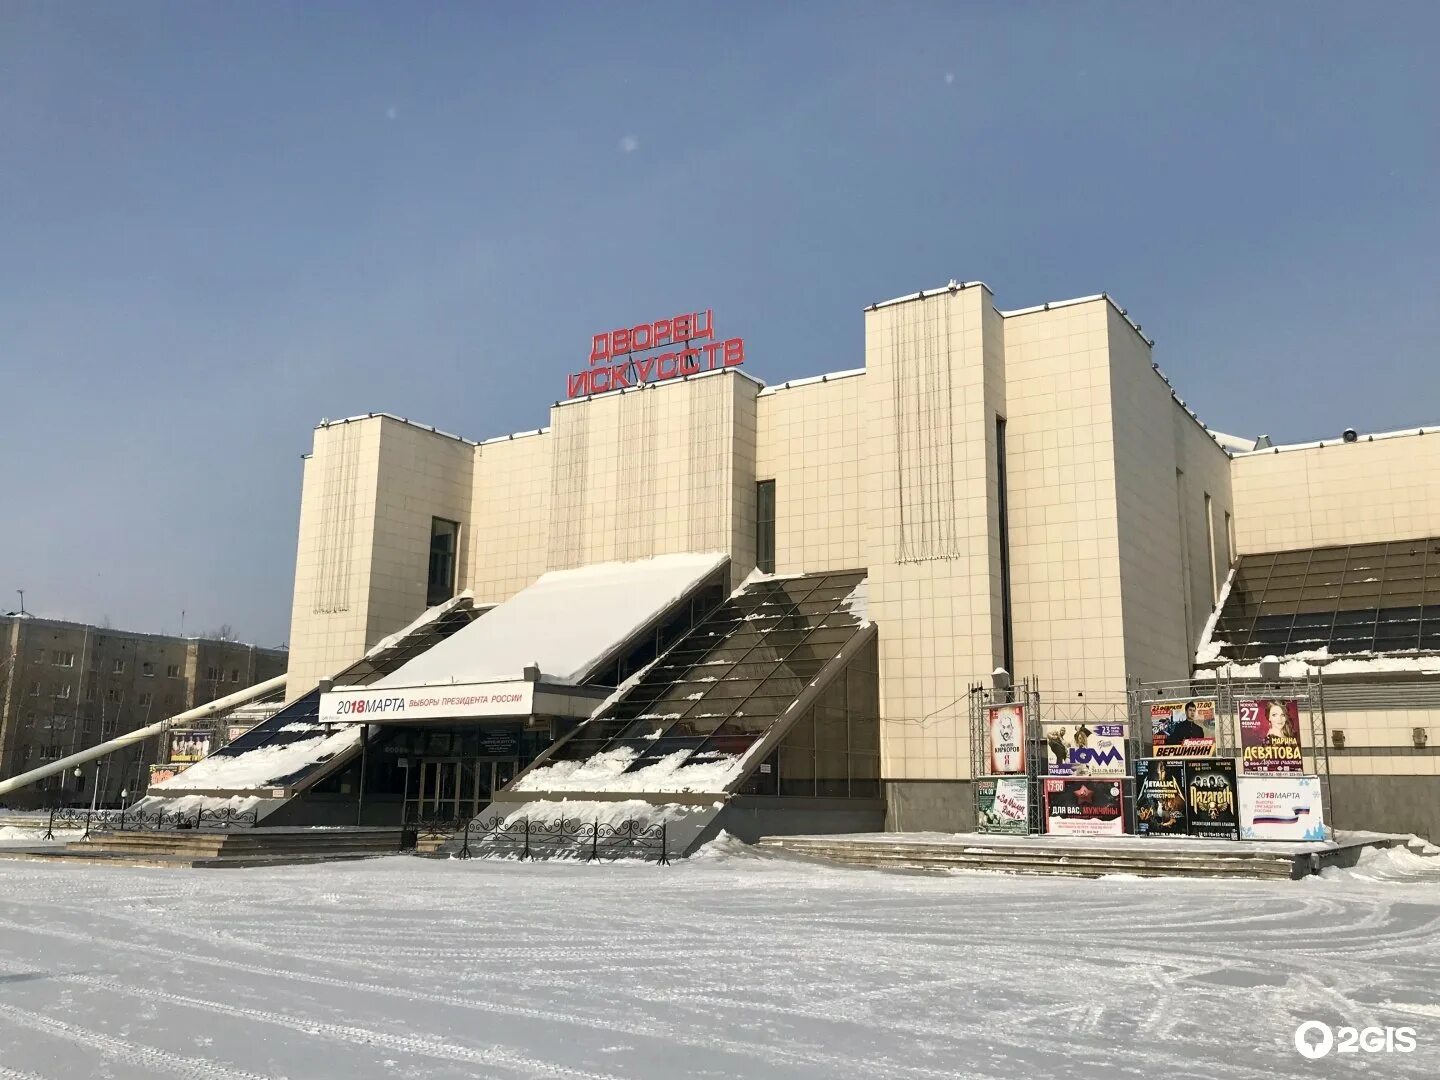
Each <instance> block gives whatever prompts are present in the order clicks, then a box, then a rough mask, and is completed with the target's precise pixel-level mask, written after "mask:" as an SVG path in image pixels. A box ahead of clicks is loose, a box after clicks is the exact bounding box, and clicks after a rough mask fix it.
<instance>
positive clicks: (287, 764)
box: [154, 725, 361, 793]
mask: <svg viewBox="0 0 1440 1080" xmlns="http://www.w3.org/2000/svg"><path fill="white" fill-rule="evenodd" d="M360 733H361V728H360V727H359V726H358V725H353V726H348V727H343V728H340V729H339V730H338V731H335V732H333V733H331V734H325V733H323V732H322V733H320V734H317V735H316V736H315V737H314V738H312V739H297V740H296V741H295V742H292V743H285V744H284V745H281V746H260V747H256V748H255V749H254V750H247V751H246V752H245V753H243V754H234V755H229V754H212V755H211V756H210V757H208V758H206V759H205V760H204V761H197V762H196V763H195V764H194V765H191V766H190V767H189V768H188V769H186V770H185V771H184V772H182V773H181V774H180V775H178V776H175V777H172V778H171V779H169V780H166V781H163V782H162V783H159V784H156V785H154V787H155V789H156V790H158V791H165V792H167V793H168V792H172V791H175V792H179V791H186V790H189V791H197V790H202V791H251V790H254V789H255V788H265V787H274V786H275V784H276V782H278V781H280V780H283V779H284V778H285V777H287V776H290V775H291V774H293V773H297V772H299V771H300V770H301V769H304V768H305V767H306V766H308V765H314V764H315V763H317V762H320V761H327V760H329V759H330V758H331V757H333V756H334V755H336V754H338V753H340V752H341V751H344V750H349V749H350V748H351V747H353V746H355V745H356V744H357V743H358V742H359V741H360Z"/></svg>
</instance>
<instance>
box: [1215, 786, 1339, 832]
mask: <svg viewBox="0 0 1440 1080" xmlns="http://www.w3.org/2000/svg"><path fill="white" fill-rule="evenodd" d="M1236 786H1237V788H1238V792H1239V801H1240V839H1242V840H1324V839H1325V816H1324V812H1323V810H1322V809H1321V806H1320V778H1319V777H1316V776H1241V777H1239V778H1238V779H1237V780H1236Z"/></svg>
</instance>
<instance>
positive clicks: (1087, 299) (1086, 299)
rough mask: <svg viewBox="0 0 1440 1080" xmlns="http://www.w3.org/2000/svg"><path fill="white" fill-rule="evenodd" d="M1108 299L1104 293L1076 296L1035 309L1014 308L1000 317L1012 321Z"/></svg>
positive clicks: (1038, 306) (1038, 305) (1001, 313)
mask: <svg viewBox="0 0 1440 1080" xmlns="http://www.w3.org/2000/svg"><path fill="white" fill-rule="evenodd" d="M1108 299H1110V298H1109V297H1108V296H1106V295H1105V294H1104V293H1096V294H1095V295H1094V296H1075V297H1072V298H1070V299H1069V300H1051V301H1049V302H1048V303H1044V304H1036V305H1035V306H1034V307H1026V308H1013V309H1012V310H1010V311H1001V312H1000V317H1001V318H1002V319H1011V318H1014V317H1015V316H1016V315H1033V314H1034V313H1035V312H1037V311H1049V310H1051V309H1052V308H1058V307H1074V306H1075V305H1076V304H1089V303H1093V302H1094V301H1096V300H1108ZM996 310H997V311H998V310H999V309H998V308H997V309H996Z"/></svg>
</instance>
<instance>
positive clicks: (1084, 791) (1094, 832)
mask: <svg viewBox="0 0 1440 1080" xmlns="http://www.w3.org/2000/svg"><path fill="white" fill-rule="evenodd" d="M1040 785H1041V789H1042V791H1043V792H1044V796H1045V831H1046V832H1047V833H1049V834H1051V835H1053V836H1124V835H1125V802H1124V781H1122V780H1111V779H1106V778H1104V777H1094V778H1091V777H1085V778H1078V777H1056V776H1047V777H1045V778H1044V779H1042V780H1041V781H1040Z"/></svg>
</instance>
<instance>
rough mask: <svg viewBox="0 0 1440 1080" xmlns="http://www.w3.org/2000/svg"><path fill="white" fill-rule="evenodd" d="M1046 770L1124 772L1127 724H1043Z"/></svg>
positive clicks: (1087, 773)
mask: <svg viewBox="0 0 1440 1080" xmlns="http://www.w3.org/2000/svg"><path fill="white" fill-rule="evenodd" d="M1040 732H1041V734H1042V735H1043V736H1044V738H1045V771H1046V772H1047V773H1049V774H1050V775H1051V776H1124V775H1125V725H1124V724H1086V723H1084V722H1083V721H1079V720H1075V721H1072V722H1070V723H1058V722H1057V723H1049V724H1042V725H1041V728H1040Z"/></svg>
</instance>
